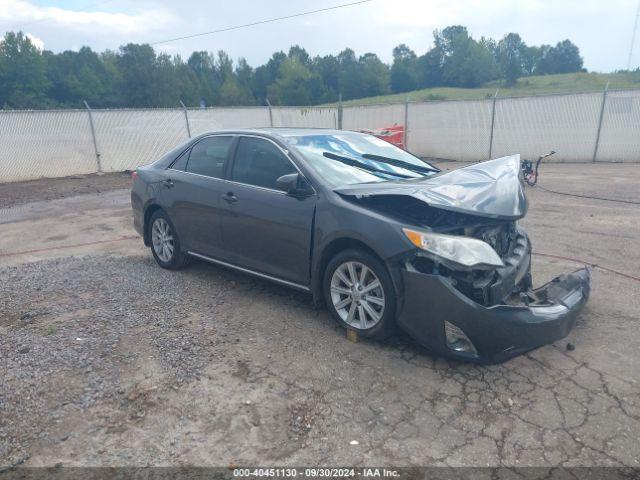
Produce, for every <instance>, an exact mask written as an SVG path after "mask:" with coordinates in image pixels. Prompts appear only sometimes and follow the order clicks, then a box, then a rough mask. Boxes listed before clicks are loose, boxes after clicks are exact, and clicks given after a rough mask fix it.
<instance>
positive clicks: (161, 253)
mask: <svg viewBox="0 0 640 480" xmlns="http://www.w3.org/2000/svg"><path fill="white" fill-rule="evenodd" d="M148 228H149V239H150V240H151V242H150V243H151V253H153V258H155V259H156V262H157V263H158V265H160V266H161V267H162V268H166V269H169V270H178V269H180V268H182V267H184V266H185V265H186V264H187V263H188V261H189V256H188V255H187V254H185V253H183V252H182V250H181V247H180V238H179V237H178V233H177V232H176V229H175V227H174V226H173V223H172V222H171V219H170V218H169V216H168V215H167V214H166V213H165V212H164V211H162V210H157V211H155V212H154V213H153V215H151V218H150V219H149V227H148Z"/></svg>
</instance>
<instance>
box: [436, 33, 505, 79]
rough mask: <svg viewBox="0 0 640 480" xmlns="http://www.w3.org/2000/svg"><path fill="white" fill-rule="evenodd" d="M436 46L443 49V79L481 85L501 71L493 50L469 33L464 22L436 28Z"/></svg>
mask: <svg viewBox="0 0 640 480" xmlns="http://www.w3.org/2000/svg"><path fill="white" fill-rule="evenodd" d="M434 36H435V45H436V48H437V49H438V50H440V51H442V53H443V63H442V65H443V66H442V81H443V83H444V84H445V85H449V86H453V87H465V88H473V87H478V86H480V85H482V84H484V83H486V82H488V81H489V80H493V79H494V78H496V77H497V75H498V67H497V65H496V61H495V59H494V57H493V55H492V53H491V51H490V50H489V49H488V48H487V47H486V46H485V45H482V44H480V43H479V42H477V41H475V40H474V39H473V38H471V37H470V36H469V33H468V32H467V29H466V28H465V27H463V26H461V25H454V26H451V27H447V28H445V29H444V30H442V32H438V31H436V32H435V34H434Z"/></svg>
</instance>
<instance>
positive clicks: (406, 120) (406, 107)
mask: <svg viewBox="0 0 640 480" xmlns="http://www.w3.org/2000/svg"><path fill="white" fill-rule="evenodd" d="M403 137H404V138H403V139H402V143H403V144H404V149H405V150H409V143H408V138H409V95H407V99H406V100H405V102H404V134H403Z"/></svg>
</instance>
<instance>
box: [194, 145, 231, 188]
mask: <svg viewBox="0 0 640 480" xmlns="http://www.w3.org/2000/svg"><path fill="white" fill-rule="evenodd" d="M232 143H233V137H225V136H216V137H206V138H203V139H202V140H200V141H199V142H198V143H196V144H195V145H194V146H193V147H192V148H191V153H190V154H189V160H188V162H187V170H186V171H187V172H189V173H196V174H198V175H204V176H206V177H213V178H222V177H223V175H224V164H225V162H226V160H227V158H228V156H229V150H230V148H231V144H232Z"/></svg>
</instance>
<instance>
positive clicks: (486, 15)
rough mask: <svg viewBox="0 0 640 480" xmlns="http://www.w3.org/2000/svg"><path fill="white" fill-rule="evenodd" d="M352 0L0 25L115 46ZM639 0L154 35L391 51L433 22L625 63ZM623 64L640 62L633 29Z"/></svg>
mask: <svg viewBox="0 0 640 480" xmlns="http://www.w3.org/2000/svg"><path fill="white" fill-rule="evenodd" d="M352 1H354V0H266V1H258V0H253V1H250V0H233V1H228V0H226V1H218V0H210V1H196V0H156V1H148V0H102V1H99V0H61V1H51V0H0V33H1V34H2V35H4V32H6V31H10V30H22V31H24V32H25V33H28V34H29V35H30V37H31V38H32V39H33V41H34V43H36V44H37V45H38V46H39V47H40V48H45V49H47V50H52V51H54V52H60V51H64V50H78V49H79V48H80V47H82V46H84V45H88V46H90V47H91V48H93V49H94V50H97V51H102V50H105V49H114V50H115V49H117V48H118V47H119V46H120V45H123V44H125V43H129V42H133V43H153V42H157V41H162V40H165V39H169V38H174V37H178V36H183V35H189V34H194V33H199V32H205V31H210V30H215V29H221V28H226V27H231V26H235V25H239V24H245V23H250V22H256V21H260V20H265V19H269V18H274V17H279V16H285V15H291V14H296V13H300V12H304V11H308V10H317V9H321V8H326V7H332V6H335V5H339V4H343V3H349V2H352ZM638 2H640V0H607V1H603V0H423V1H421V0H372V1H370V2H367V3H363V4H360V5H354V6H349V7H345V8H341V9H337V10H333V11H329V12H323V13H317V14H313V15H309V16H304V17H298V18H293V19H288V20H283V21H279V22H273V23H268V24H264V25H258V26H254V27H250V28H246V29H240V30H235V31H229V32H224V33H219V34H215V35H209V36H203V37H198V38H195V39H190V40H181V41H175V42H171V43H165V44H160V45H156V46H155V48H156V49H157V50H162V51H165V52H167V53H171V54H180V55H182V56H183V57H185V58H186V57H188V56H189V54H190V53H191V52H192V51H194V50H209V51H213V52H216V51H218V50H225V51H226V52H227V53H228V54H229V55H231V57H232V58H234V59H238V58H240V57H244V58H246V59H247V61H248V62H249V64H250V65H252V66H257V65H260V64H262V63H264V62H266V61H267V60H268V59H269V57H270V56H271V54H272V53H273V52H275V51H278V50H284V51H287V50H288V49H289V47H290V46H291V45H295V44H298V45H300V46H302V47H304V48H305V49H306V50H307V51H308V52H309V53H310V54H311V55H312V56H314V55H318V54H319V55H325V54H330V53H331V54H337V53H338V52H340V51H341V50H342V49H344V48H346V47H350V48H352V49H353V50H355V52H356V54H358V55H361V54H363V53H366V52H373V53H376V54H378V56H380V58H382V59H383V60H384V61H386V62H390V61H391V55H392V50H393V47H394V46H396V45H398V44H400V43H406V44H407V45H409V47H411V48H412V49H413V50H415V51H416V53H418V54H419V55H421V54H423V53H424V52H425V51H427V50H428V49H429V48H431V47H432V45H433V30H434V29H442V28H444V27H446V26H448V25H453V24H460V25H465V26H466V27H467V28H468V29H469V31H470V33H471V35H472V36H473V37H474V38H477V39H479V38H480V37H481V36H487V37H492V38H495V39H499V38H501V37H502V36H504V35H505V34H506V33H509V32H517V33H519V34H520V35H521V36H522V38H523V40H524V41H525V42H526V43H527V44H529V45H539V44H542V43H546V44H552V45H554V44H556V43H557V42H559V41H561V40H564V39H566V38H569V39H570V40H571V41H573V42H574V43H575V44H576V45H578V47H579V48H580V51H581V53H582V56H583V58H584V62H585V67H586V68H587V69H589V70H590V71H599V72H609V71H613V70H616V69H621V68H626V65H627V59H628V55H629V49H630V46H631V36H632V30H633V23H634V19H635V16H636V12H637V8H638ZM631 66H632V68H635V67H638V66H640V32H638V35H637V36H636V41H635V47H634V54H633V58H632V62H631Z"/></svg>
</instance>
